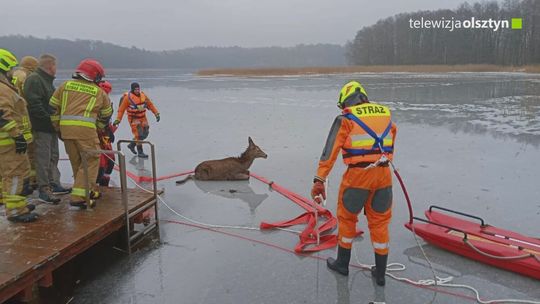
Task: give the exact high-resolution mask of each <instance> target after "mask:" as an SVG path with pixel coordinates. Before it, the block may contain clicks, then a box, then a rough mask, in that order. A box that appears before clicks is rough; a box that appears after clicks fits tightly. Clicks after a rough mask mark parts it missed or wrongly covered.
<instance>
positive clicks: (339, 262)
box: [326, 246, 351, 276]
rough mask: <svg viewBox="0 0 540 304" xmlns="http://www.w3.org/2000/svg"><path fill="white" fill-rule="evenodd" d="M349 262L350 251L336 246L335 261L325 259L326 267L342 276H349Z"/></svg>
mask: <svg viewBox="0 0 540 304" xmlns="http://www.w3.org/2000/svg"><path fill="white" fill-rule="evenodd" d="M350 260H351V250H350V249H346V248H343V247H341V246H338V254H337V259H334V258H328V259H326V266H328V268H330V269H331V270H333V271H336V272H338V273H340V274H342V275H344V276H348V275H349V262H350Z"/></svg>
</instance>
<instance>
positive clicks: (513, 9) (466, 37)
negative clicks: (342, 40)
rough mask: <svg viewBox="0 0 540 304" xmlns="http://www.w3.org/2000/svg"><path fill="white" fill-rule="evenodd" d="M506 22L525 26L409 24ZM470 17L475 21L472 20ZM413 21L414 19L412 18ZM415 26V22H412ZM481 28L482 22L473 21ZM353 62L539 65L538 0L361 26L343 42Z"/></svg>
mask: <svg viewBox="0 0 540 304" xmlns="http://www.w3.org/2000/svg"><path fill="white" fill-rule="evenodd" d="M422 18H423V19H424V20H443V18H444V20H445V21H444V22H445V23H446V24H445V25H450V23H449V21H450V22H452V21H453V22H454V25H455V23H456V21H457V20H460V21H464V20H475V21H474V22H478V20H489V19H490V18H491V19H492V20H508V22H509V23H510V25H512V24H511V21H510V20H511V19H512V18H522V20H523V29H521V30H518V29H509V28H506V29H501V28H499V29H498V30H496V31H494V30H493V29H492V28H475V29H470V28H469V29H466V28H456V29H453V30H452V31H451V30H449V29H448V28H442V29H434V28H411V22H412V21H414V20H422ZM472 18H474V19H472ZM411 20H412V21H411ZM416 25H418V23H417V24H416ZM475 25H476V26H485V25H487V24H485V23H483V22H482V23H476V24H475ZM346 48H347V59H348V62H349V63H350V64H354V65H381V64H384V65H396V64H398V65H401V64H409V65H410V64H499V65H525V64H538V63H540V1H538V0H506V1H504V2H501V3H499V2H496V1H490V2H481V3H474V4H472V5H471V4H468V3H464V4H462V5H460V6H459V7H458V8H457V9H456V10H447V9H445V10H436V11H420V12H414V13H404V14H398V15H395V16H393V17H389V18H386V19H383V20H379V21H378V22H377V23H376V24H374V25H371V26H367V27H364V28H362V29H361V30H360V31H358V33H357V34H356V37H355V38H354V40H353V41H350V42H348V43H347V45H346Z"/></svg>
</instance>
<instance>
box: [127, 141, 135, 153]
mask: <svg viewBox="0 0 540 304" xmlns="http://www.w3.org/2000/svg"><path fill="white" fill-rule="evenodd" d="M128 149H129V151H131V153H133V154H135V155H137V151H135V143H133V142H132V143H129V145H128Z"/></svg>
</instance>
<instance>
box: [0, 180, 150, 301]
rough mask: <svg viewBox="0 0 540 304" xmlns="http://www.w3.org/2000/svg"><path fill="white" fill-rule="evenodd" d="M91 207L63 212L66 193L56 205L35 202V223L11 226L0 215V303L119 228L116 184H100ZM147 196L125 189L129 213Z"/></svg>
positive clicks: (121, 213)
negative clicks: (94, 205) (84, 209)
mask: <svg viewBox="0 0 540 304" xmlns="http://www.w3.org/2000/svg"><path fill="white" fill-rule="evenodd" d="M100 192H102V194H103V196H102V198H100V199H99V200H98V203H97V206H96V207H95V208H94V209H91V210H87V211H76V210H69V204H68V201H67V199H68V197H69V196H66V197H64V200H63V201H62V202H61V203H60V204H59V205H57V206H52V205H45V204H40V205H38V206H37V208H36V212H37V213H39V214H40V215H41V217H40V219H39V220H38V221H37V222H35V223H29V224H13V223H9V222H8V221H7V220H6V218H5V217H3V218H1V219H0V303H3V302H4V301H6V300H8V299H9V298H11V297H13V296H15V295H17V294H19V293H21V292H23V293H24V291H25V290H28V288H31V287H32V285H33V284H34V283H36V282H37V281H39V280H41V281H42V282H43V281H44V280H43V279H45V281H46V280H49V279H50V275H51V273H52V271H53V270H54V269H56V268H58V267H60V266H61V265H63V264H64V263H65V262H67V261H69V260H70V259H72V258H73V257H75V256H76V255H78V254H80V253H82V252H84V251H85V250H86V249H88V248H89V247H91V246H92V245H94V244H96V243H97V242H99V241H100V240H102V239H104V238H105V237H107V236H108V235H109V234H111V233H112V232H114V231H117V230H118V229H120V228H122V227H123V226H125V216H124V215H125V213H124V206H123V204H122V196H121V191H120V189H119V188H105V187H104V188H101V189H100ZM152 200H153V195H152V193H147V192H144V191H142V190H139V189H129V190H128V206H129V209H130V210H131V211H133V210H136V209H137V208H139V207H141V206H143V205H144V204H146V203H148V202H150V201H152Z"/></svg>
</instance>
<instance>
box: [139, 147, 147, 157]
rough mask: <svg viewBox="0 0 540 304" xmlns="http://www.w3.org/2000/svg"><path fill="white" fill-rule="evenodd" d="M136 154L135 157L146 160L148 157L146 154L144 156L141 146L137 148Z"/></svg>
mask: <svg viewBox="0 0 540 304" xmlns="http://www.w3.org/2000/svg"><path fill="white" fill-rule="evenodd" d="M137 152H139V153H137V155H138V156H139V157H140V158H148V155H147V154H144V151H143V148H142V145H139V146H137Z"/></svg>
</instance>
